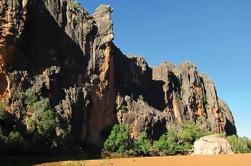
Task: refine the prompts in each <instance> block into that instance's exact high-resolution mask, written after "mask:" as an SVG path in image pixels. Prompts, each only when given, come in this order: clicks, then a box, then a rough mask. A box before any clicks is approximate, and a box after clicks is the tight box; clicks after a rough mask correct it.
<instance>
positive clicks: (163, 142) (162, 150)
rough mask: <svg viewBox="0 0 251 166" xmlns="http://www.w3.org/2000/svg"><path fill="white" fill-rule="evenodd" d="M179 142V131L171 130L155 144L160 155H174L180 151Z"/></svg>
mask: <svg viewBox="0 0 251 166" xmlns="http://www.w3.org/2000/svg"><path fill="white" fill-rule="evenodd" d="M177 142H178V137H177V133H176V132H175V131H173V130H169V131H168V132H167V133H165V134H163V135H162V136H161V137H160V139H159V140H158V141H155V142H154V145H153V146H154V147H156V148H157V150H158V152H159V154H160V155H174V154H176V153H177V152H178V146H177Z"/></svg>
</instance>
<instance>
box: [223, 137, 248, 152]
mask: <svg viewBox="0 0 251 166" xmlns="http://www.w3.org/2000/svg"><path fill="white" fill-rule="evenodd" d="M227 140H228V141H229V143H230V145H231V148H232V150H233V151H234V152H235V153H250V152H251V140H250V139H248V138H247V137H238V136H236V135H232V136H228V137H227Z"/></svg>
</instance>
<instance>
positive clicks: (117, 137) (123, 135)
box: [104, 124, 131, 154]
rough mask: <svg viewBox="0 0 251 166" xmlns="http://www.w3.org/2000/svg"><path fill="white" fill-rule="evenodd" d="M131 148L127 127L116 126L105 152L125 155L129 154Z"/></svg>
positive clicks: (105, 145) (106, 142)
mask: <svg viewBox="0 0 251 166" xmlns="http://www.w3.org/2000/svg"><path fill="white" fill-rule="evenodd" d="M130 148H131V139H130V137H129V133H128V131H127V128H126V126H124V125H118V124H115V125H114V126H113V128H112V131H111V134H110V135H109V137H108V138H107V140H106V141H105V143H104V150H105V151H110V152H117V153H121V154H123V153H127V152H128V151H129V150H130Z"/></svg>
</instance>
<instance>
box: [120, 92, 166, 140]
mask: <svg viewBox="0 0 251 166" xmlns="http://www.w3.org/2000/svg"><path fill="white" fill-rule="evenodd" d="M117 105H118V106H117V110H118V112H117V117H118V122H119V123H120V124H124V125H126V126H127V128H128V130H129V133H130V134H131V137H132V138H137V137H138V136H139V135H140V133H141V132H143V131H146V132H147V134H148V135H149V136H150V138H153V139H158V138H159V137H160V136H161V135H162V134H163V133H164V132H165V131H166V120H165V118H164V116H163V114H162V112H160V111H158V110H156V109H154V108H152V107H151V106H149V105H148V104H147V103H146V102H144V100H143V99H138V100H137V101H134V100H133V99H132V98H131V97H129V96H125V97H124V98H123V97H121V96H118V97H117Z"/></svg>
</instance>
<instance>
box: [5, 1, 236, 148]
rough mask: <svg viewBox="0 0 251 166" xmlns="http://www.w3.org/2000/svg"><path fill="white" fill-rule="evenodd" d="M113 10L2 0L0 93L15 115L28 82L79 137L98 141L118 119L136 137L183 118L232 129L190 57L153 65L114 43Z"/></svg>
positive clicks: (159, 131) (155, 134) (226, 111)
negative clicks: (174, 62)
mask: <svg viewBox="0 0 251 166" xmlns="http://www.w3.org/2000/svg"><path fill="white" fill-rule="evenodd" d="M111 13H112V8H111V7H110V6H109V5H101V6H99V7H98V8H97V9H96V11H95V13H94V14H93V15H90V14H89V13H88V12H87V11H86V10H85V9H84V8H82V7H81V5H80V4H78V3H75V2H73V1H71V0H43V1H41V0H2V1H0V34H1V36H0V65H1V66H0V100H7V101H8V104H9V105H10V108H9V109H8V111H10V112H12V113H13V114H16V115H17V116H18V114H19V113H20V108H21V107H22V98H21V96H20V94H22V93H23V92H24V91H26V90H27V89H29V88H30V89H32V90H33V91H34V92H35V93H36V94H39V95H41V96H43V97H46V98H49V100H50V104H51V106H52V107H53V108H55V111H56V112H57V114H58V115H60V116H61V118H62V119H63V120H64V121H65V123H66V124H67V125H68V126H71V134H72V135H73V136H72V139H73V142H74V143H76V144H81V143H91V144H95V145H99V143H100V141H102V133H103V132H104V131H106V129H107V128H109V127H111V126H112V125H113V124H114V123H117V122H119V123H122V124H125V125H127V126H128V127H129V130H130V134H131V136H132V137H134V138H136V137H137V136H138V135H139V133H140V132H141V131H147V133H148V135H149V136H150V137H151V138H158V137H159V136H160V134H162V133H163V132H164V131H165V130H167V128H168V126H169V125H171V124H176V123H177V122H183V121H186V120H190V121H193V122H196V123H199V124H200V126H202V127H203V128H207V129H209V130H213V131H217V132H226V133H227V134H234V133H236V128H235V124H234V120H233V117H232V114H231V112H230V110H229V108H228V106H227V105H226V104H225V103H224V102H222V101H221V100H220V99H219V98H218V96H217V92H216V90H215V87H214V84H213V82H212V81H210V80H209V79H208V78H207V76H205V75H200V74H199V73H198V71H197V68H196V67H195V66H194V65H193V64H191V63H188V62H187V63H184V64H181V65H178V66H176V65H173V64H171V63H168V62H165V63H163V64H161V65H160V66H158V67H153V68H151V67H149V66H148V64H147V62H146V60H145V59H144V58H143V57H135V56H132V55H128V56H126V55H124V54H123V53H122V52H121V51H120V50H119V49H118V48H117V47H116V46H115V45H114V44H113V39H114V35H113V26H112V25H113V24H112V20H111ZM124 109H125V110H124Z"/></svg>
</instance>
